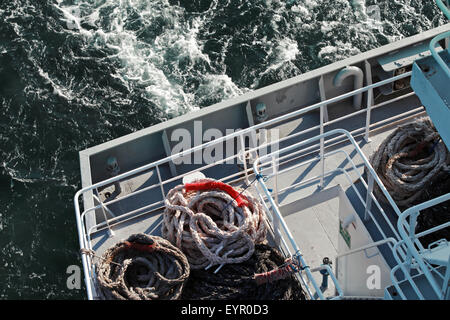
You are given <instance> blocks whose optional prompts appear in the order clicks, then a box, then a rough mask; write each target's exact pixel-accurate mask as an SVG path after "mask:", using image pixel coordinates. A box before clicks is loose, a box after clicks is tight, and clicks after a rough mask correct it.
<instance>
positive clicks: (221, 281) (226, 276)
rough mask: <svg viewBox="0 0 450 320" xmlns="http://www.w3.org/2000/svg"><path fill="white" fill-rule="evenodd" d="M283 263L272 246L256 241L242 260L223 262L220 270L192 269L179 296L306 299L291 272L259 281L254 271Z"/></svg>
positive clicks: (258, 271) (195, 298) (282, 259)
mask: <svg viewBox="0 0 450 320" xmlns="http://www.w3.org/2000/svg"><path fill="white" fill-rule="evenodd" d="M283 264H285V258H284V257H283V255H282V254H281V253H280V251H278V250H277V249H275V248H272V247H270V246H268V245H265V244H257V245H256V246H255V251H254V253H253V255H252V256H251V257H250V259H248V260H247V261H245V262H241V263H238V264H228V265H225V266H224V267H223V268H222V269H221V270H220V272H218V273H214V270H211V269H208V270H206V271H205V270H192V272H191V275H190V276H189V279H188V281H187V283H186V285H185V287H184V289H183V293H182V296H181V299H186V300H305V299H306V297H305V293H304V291H303V288H302V286H301V284H300V282H299V281H298V279H297V278H296V277H295V276H294V274H293V273H290V274H286V275H285V276H284V278H283V279H277V280H274V281H271V282H265V283H260V284H258V282H257V281H256V279H255V274H260V273H267V272H271V271H272V270H274V269H277V268H278V267H279V266H281V265H283Z"/></svg>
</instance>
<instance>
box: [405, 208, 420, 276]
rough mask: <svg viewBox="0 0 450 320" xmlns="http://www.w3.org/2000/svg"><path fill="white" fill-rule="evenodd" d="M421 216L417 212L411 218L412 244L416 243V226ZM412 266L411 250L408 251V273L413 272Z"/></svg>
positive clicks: (410, 235) (410, 232) (410, 236)
mask: <svg viewBox="0 0 450 320" xmlns="http://www.w3.org/2000/svg"><path fill="white" fill-rule="evenodd" d="M418 216H419V212H418V211H417V212H415V213H413V214H411V215H410V216H409V238H410V239H411V242H412V243H414V242H415V238H416V237H415V234H416V225H417V217H418ZM411 264H412V253H411V250H408V251H407V256H406V269H407V270H408V272H411Z"/></svg>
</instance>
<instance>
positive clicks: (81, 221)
mask: <svg viewBox="0 0 450 320" xmlns="http://www.w3.org/2000/svg"><path fill="white" fill-rule="evenodd" d="M410 75H411V72H408V73H404V74H401V75H399V76H396V77H393V78H391V79H387V80H383V81H380V82H377V83H375V84H372V85H369V86H366V87H364V88H360V89H357V90H354V91H351V92H349V93H345V94H342V95H340V96H338V97H335V98H331V99H328V100H326V101H322V102H320V103H316V104H314V105H312V106H309V107H306V108H302V109H300V110H297V111H294V112H291V113H289V114H286V115H284V116H280V117H278V118H275V119H271V120H268V121H266V122H263V123H261V124H257V125H255V126H252V127H249V128H247V129H244V130H240V131H236V132H234V133H232V134H230V135H228V136H224V137H221V138H218V139H216V140H214V141H211V142H207V143H204V144H202V145H199V146H195V147H193V148H191V149H189V150H185V151H183V152H180V153H178V154H173V155H171V156H169V157H166V158H164V159H161V160H158V161H155V162H152V163H150V164H147V165H144V166H141V167H139V168H136V169H133V170H130V171H128V172H125V173H122V174H120V175H117V176H115V177H113V178H109V179H106V180H104V181H101V182H98V183H95V184H93V185H90V186H87V187H85V188H83V189H81V190H79V191H78V192H77V193H76V194H75V197H74V206H75V213H76V222H77V229H78V235H79V242H80V247H81V248H90V247H91V243H90V242H91V241H90V233H91V232H92V231H93V230H100V229H102V228H108V227H111V226H113V225H114V224H118V223H122V222H123V221H127V219H131V218H134V217H136V215H143V214H146V213H147V212H148V211H152V210H153V211H154V210H157V209H160V208H162V206H163V201H157V202H155V203H151V204H149V205H146V206H144V207H142V208H138V209H136V210H133V211H131V212H127V213H124V214H122V215H120V216H117V217H114V218H110V219H107V221H104V222H101V223H97V224H96V225H95V226H92V227H91V228H90V229H89V230H87V229H86V223H85V217H86V215H87V214H88V213H92V212H94V211H95V210H97V209H105V207H106V208H107V206H110V205H111V204H113V203H116V202H119V201H124V200H125V199H128V198H130V197H133V196H136V195H137V194H140V193H142V192H145V191H149V190H151V189H153V188H158V189H160V191H161V194H162V197H163V198H164V196H165V191H164V185H166V184H168V183H172V182H175V181H178V180H180V179H181V178H182V177H183V176H184V175H186V174H189V173H193V172H198V171H203V170H205V169H208V168H211V167H213V166H217V165H222V164H224V163H226V162H227V161H230V160H234V159H236V160H237V159H238V158H239V156H240V155H239V154H238V153H236V154H234V155H232V156H230V157H227V158H225V159H223V160H220V161H217V162H215V163H213V164H208V165H205V166H202V167H200V168H198V169H195V170H192V171H191V172H189V173H186V174H184V175H178V176H176V177H172V178H170V179H167V180H164V181H162V179H161V174H160V172H159V171H160V166H162V165H166V164H169V163H170V162H173V161H174V160H176V159H180V158H183V157H186V156H188V155H191V154H193V153H195V152H197V151H200V150H203V149H205V148H210V147H213V146H214V145H218V144H222V143H223V142H226V141H229V140H231V139H235V138H236V139H240V141H241V144H243V142H242V141H243V137H244V136H246V135H248V134H251V133H253V132H256V130H259V129H264V128H269V127H271V126H273V125H275V124H277V123H280V122H283V121H286V120H291V119H295V118H296V117H298V116H301V115H303V114H306V113H308V112H310V111H314V110H316V109H318V108H323V107H324V106H325V105H329V104H331V103H335V102H339V101H342V100H344V99H347V98H349V97H352V96H354V95H356V94H360V93H363V92H371V91H372V90H373V89H374V88H377V87H380V86H383V85H385V84H389V83H392V82H394V81H397V80H400V79H403V78H406V77H409V76H410ZM411 95H413V93H408V94H405V95H404V96H402V97H398V98H395V99H392V100H390V101H386V102H384V103H382V104H379V105H377V106H373V107H371V108H370V107H369V108H367V109H366V110H360V111H357V112H354V113H351V114H349V115H346V116H343V117H341V118H339V119H335V120H333V121H329V122H325V123H324V122H321V123H320V125H319V126H316V127H314V128H309V129H306V130H303V131H301V132H298V133H296V134H292V135H290V136H287V137H284V138H282V139H279V140H278V141H272V142H267V143H265V144H262V145H259V146H256V147H254V148H251V149H249V150H245V151H244V157H243V158H244V159H245V158H246V157H245V155H246V154H250V153H251V152H260V151H261V150H262V149H263V148H267V147H269V146H272V145H273V144H274V143H280V142H282V141H287V140H288V139H292V138H294V137H299V136H301V135H303V134H305V133H307V132H311V131H313V130H314V129H318V128H319V129H320V130H321V132H324V128H325V127H326V126H327V125H329V124H332V123H337V122H339V121H342V120H345V119H348V118H350V117H352V116H355V115H357V114H361V113H363V112H367V113H369V114H370V112H371V111H372V110H374V109H375V108H377V107H381V106H383V105H386V104H388V103H390V102H395V101H398V100H399V99H404V98H407V97H410V96H411ZM370 100H371V99H370ZM369 106H370V105H369ZM419 109H420V108H419ZM419 109H416V110H413V111H414V112H417V111H420V110H419ZM421 110H422V109H421ZM411 112H412V111H409V112H407V113H402V114H399V115H398V116H397V117H399V118H401V117H405V116H411V115H413V113H411ZM391 119H392V118H391ZM367 120H368V121H367V122H366V123H365V126H364V127H363V128H360V129H356V130H354V131H352V133H355V134H364V135H365V136H366V137H367V136H368V132H369V131H370V129H371V127H372V126H374V125H380V122H377V123H370V116H368V117H367ZM388 120H390V119H387V121H388ZM384 122H386V120H385V121H384ZM381 123H383V122H381ZM361 131H362V133H361ZM327 136H328V134H327ZM338 138H339V137H336V138H333V139H330V140H328V141H327V142H325V141H324V139H322V140H321V141H320V144H319V146H318V149H319V150H322V151H323V150H324V147H325V146H326V144H327V143H330V142H334V143H338V142H339V141H338V142H336V141H337V139H338ZM352 139H353V138H352ZM353 141H354V140H353ZM243 147H245V146H243ZM313 147H317V146H313ZM311 148H312V147H310V148H306V149H305V150H307V149H309V150H311ZM305 150H303V151H305ZM321 155H322V156H321V157H320V161H323V159H324V157H325V155H324V154H323V152H321ZM366 160H367V159H366ZM244 163H245V161H244ZM150 170H155V171H156V172H157V177H158V183H155V184H153V185H151V186H148V187H145V188H142V189H140V190H138V191H134V192H132V193H131V194H128V195H126V196H123V197H120V198H117V199H114V200H111V201H109V202H108V203H107V204H99V205H94V206H93V207H91V208H84V211H83V212H81V210H80V196H81V195H83V194H85V193H89V192H92V191H96V190H98V188H101V187H105V186H107V185H110V184H113V183H115V182H117V181H120V180H123V179H126V178H129V177H131V176H134V175H137V174H142V173H145V172H148V171H150ZM324 170H325V169H324V166H322V175H321V176H322V177H323V176H324V174H325V172H323V171H324ZM251 171H252V169H251V168H246V170H244V172H237V173H234V174H231V175H229V176H226V177H223V178H222V179H221V180H222V181H230V180H231V179H238V180H239V179H241V177H242V175H244V177H245V179H246V181H248V178H249V175H250V174H251ZM370 176H372V175H370ZM362 182H363V184H364V185H365V187H367V184H365V182H364V181H363V180H362ZM321 184H323V180H322V181H321ZM382 189H384V187H383V188H382ZM383 192H387V191H386V190H385V189H384V190H383ZM368 194H370V197H368V199H372V200H375V203H377V206H378V208H379V209H380V210H383V209H382V208H381V206H379V204H378V202H377V201H376V199H375V198H374V197H373V195H372V189H371V188H370V186H369V192H368ZM372 200H371V201H372ZM366 201H367V200H366ZM390 203H391V204H394V206H393V209H394V211H395V212H396V213H397V214H398V215H399V214H400V210H399V209H398V208H397V206H395V203H394V202H393V201H392V199H390ZM383 213H384V211H383ZM372 218H373V217H372ZM389 223H390V222H389ZM378 227H379V226H378ZM380 229H381V228H380ZM392 229H393V230H394V232H396V231H395V228H392ZM82 263H83V267H84V271H85V282H86V289H87V292H88V298H89V299H92V292H93V291H92V286H91V282H90V279H91V277H93V275H94V274H93V272H94V271H93V269H92V265H91V261H89V259H88V257H87V256H86V255H85V254H82Z"/></svg>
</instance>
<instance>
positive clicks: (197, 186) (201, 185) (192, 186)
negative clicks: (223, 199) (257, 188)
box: [184, 181, 248, 207]
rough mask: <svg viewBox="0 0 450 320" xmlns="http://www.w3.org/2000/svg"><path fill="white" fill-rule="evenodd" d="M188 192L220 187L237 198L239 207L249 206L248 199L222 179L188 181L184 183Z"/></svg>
mask: <svg viewBox="0 0 450 320" xmlns="http://www.w3.org/2000/svg"><path fill="white" fill-rule="evenodd" d="M184 188H185V189H186V192H189V191H200V190H213V189H219V190H222V191H225V192H226V193H228V194H229V195H230V196H231V197H232V198H233V199H234V200H236V202H237V204H238V206H239V207H243V206H247V207H248V199H247V198H246V197H245V196H243V195H241V194H239V192H238V191H236V190H235V189H234V188H233V187H232V186H230V185H228V184H226V183H223V182H220V181H203V182H194V183H186V184H185V185H184Z"/></svg>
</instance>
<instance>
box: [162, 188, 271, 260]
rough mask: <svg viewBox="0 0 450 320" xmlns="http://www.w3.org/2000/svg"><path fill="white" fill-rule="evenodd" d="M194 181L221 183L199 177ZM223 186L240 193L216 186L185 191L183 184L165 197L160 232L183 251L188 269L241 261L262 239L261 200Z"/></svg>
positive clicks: (264, 236)
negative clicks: (236, 194) (231, 192)
mask: <svg viewBox="0 0 450 320" xmlns="http://www.w3.org/2000/svg"><path fill="white" fill-rule="evenodd" d="M196 183H197V184H202V183H206V184H208V183H210V184H211V183H212V184H215V183H216V184H219V183H221V182H217V181H215V180H212V179H202V180H198V181H196ZM222 185H224V186H225V187H227V188H228V190H227V191H228V192H230V190H229V189H231V191H234V192H235V193H237V192H239V193H240V194H241V195H240V196H239V197H232V196H231V195H230V194H229V193H228V192H226V191H224V190H221V189H219V188H215V189H211V190H199V191H186V188H185V185H178V186H176V187H175V188H173V189H172V190H170V191H169V192H168V194H167V196H166V200H165V205H166V210H165V212H164V214H163V216H164V221H163V226H162V235H163V237H164V238H165V239H167V240H169V241H170V242H171V243H172V244H174V245H176V246H177V247H178V248H180V249H181V250H182V251H183V253H184V254H185V255H186V256H187V258H188V260H189V263H190V265H191V269H201V268H205V267H207V266H210V267H211V266H213V265H221V264H229V263H240V262H243V261H245V260H247V259H249V258H250V257H251V255H252V254H253V252H254V247H255V243H262V242H263V241H265V238H266V233H267V229H266V222H265V216H264V210H263V207H262V205H261V203H260V201H259V200H258V199H256V198H255V197H253V196H252V195H251V193H249V192H248V191H243V190H242V189H240V188H234V189H233V188H232V187H231V186H229V185H226V184H222ZM227 188H225V189H227ZM242 198H245V199H244V200H245V201H244V200H243V199H242ZM237 200H238V201H237Z"/></svg>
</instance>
